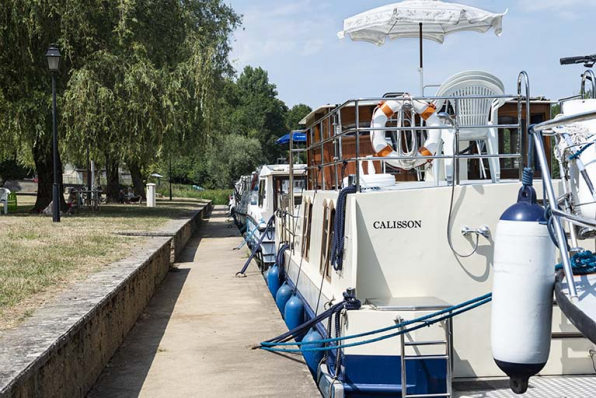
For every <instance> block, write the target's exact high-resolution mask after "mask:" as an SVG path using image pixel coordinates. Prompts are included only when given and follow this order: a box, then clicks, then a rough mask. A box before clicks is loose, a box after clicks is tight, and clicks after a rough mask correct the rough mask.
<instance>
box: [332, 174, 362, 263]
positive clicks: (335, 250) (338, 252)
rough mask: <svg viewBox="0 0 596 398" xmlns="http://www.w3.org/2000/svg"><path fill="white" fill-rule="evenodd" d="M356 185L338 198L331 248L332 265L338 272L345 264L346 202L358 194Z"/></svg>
mask: <svg viewBox="0 0 596 398" xmlns="http://www.w3.org/2000/svg"><path fill="white" fill-rule="evenodd" d="M357 191H358V190H357V188H356V186H355V185H351V186H349V187H346V188H344V189H342V190H341V192H340V193H339V195H338V197H337V204H336V208H335V222H334V225H333V230H334V233H333V245H332V246H331V265H333V269H335V270H336V271H340V270H341V269H342V267H343V262H344V235H345V232H346V201H347V199H348V195H350V194H353V193H356V192H357Z"/></svg>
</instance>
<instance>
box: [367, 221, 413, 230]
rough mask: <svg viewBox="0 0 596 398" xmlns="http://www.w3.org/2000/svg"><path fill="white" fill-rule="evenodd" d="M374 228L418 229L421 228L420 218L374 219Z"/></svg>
mask: <svg viewBox="0 0 596 398" xmlns="http://www.w3.org/2000/svg"><path fill="white" fill-rule="evenodd" d="M373 228H374V229H419V228H422V220H405V221H375V222H374V223H373Z"/></svg>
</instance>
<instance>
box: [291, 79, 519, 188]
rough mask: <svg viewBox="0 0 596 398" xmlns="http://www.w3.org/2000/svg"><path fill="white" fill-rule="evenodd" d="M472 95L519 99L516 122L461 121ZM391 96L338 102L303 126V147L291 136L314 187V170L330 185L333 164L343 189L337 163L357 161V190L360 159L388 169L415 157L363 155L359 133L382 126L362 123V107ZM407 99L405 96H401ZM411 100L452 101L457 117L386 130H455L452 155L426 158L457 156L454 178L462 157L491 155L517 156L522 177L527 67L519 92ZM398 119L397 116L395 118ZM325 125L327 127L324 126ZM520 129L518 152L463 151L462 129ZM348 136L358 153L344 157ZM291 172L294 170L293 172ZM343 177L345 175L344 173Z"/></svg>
mask: <svg viewBox="0 0 596 398" xmlns="http://www.w3.org/2000/svg"><path fill="white" fill-rule="evenodd" d="M473 99H478V100H482V99H492V100H494V101H496V100H514V101H517V110H518V112H517V113H518V117H517V121H518V123H517V124H498V121H492V123H493V124H490V125H461V123H460V121H459V120H458V117H457V116H458V115H459V113H460V112H459V108H460V104H461V102H462V101H464V100H473ZM387 100H388V98H385V97H382V98H359V99H352V100H349V101H346V102H344V103H343V104H341V105H338V106H337V107H336V108H334V109H333V110H332V111H331V112H329V113H327V114H326V115H324V116H323V117H321V118H319V119H318V120H316V121H315V122H313V123H312V124H311V125H310V126H309V127H308V128H307V129H306V130H304V131H305V132H306V133H307V134H308V136H309V141H308V144H307V145H306V147H304V148H301V149H295V148H294V147H293V140H292V137H290V164H292V163H293V154H294V153H297V152H307V153H308V157H307V158H308V161H309V164H307V180H308V181H309V182H312V184H311V186H312V187H314V188H315V189H317V188H318V185H319V181H311V180H312V176H313V171H314V170H316V171H315V174H316V176H317V180H318V176H319V175H320V176H321V181H320V183H321V186H322V187H323V188H326V187H327V186H328V184H327V183H328V181H326V178H327V175H326V173H325V171H326V170H327V169H328V168H334V172H333V173H331V174H330V175H331V176H332V177H333V180H334V181H332V182H331V184H330V185H331V186H333V187H334V188H335V189H336V190H339V189H340V186H341V181H339V173H338V166H339V165H346V164H350V163H355V164H356V175H355V183H356V186H357V188H358V191H361V175H360V170H361V167H360V165H361V162H363V161H369V160H373V161H379V162H381V165H382V169H383V170H385V169H386V162H387V161H390V160H412V159H414V157H413V156H387V157H375V156H373V157H370V156H368V157H363V156H361V148H360V137H361V136H362V135H364V134H370V133H372V132H375V131H378V130H380V129H375V128H372V127H362V126H361V120H360V111H361V109H363V107H371V106H373V105H374V104H375V103H379V102H381V101H387ZM391 100H392V101H400V98H391ZM401 100H402V101H405V99H401ZM408 100H411V101H416V100H418V101H427V102H434V101H437V100H443V101H445V102H446V104H447V106H448V105H449V103H452V104H453V111H454V117H453V118H451V120H452V122H453V124H452V126H437V127H431V126H415V125H412V126H396V127H383V128H382V131H383V132H398V133H399V132H411V133H412V134H418V136H417V142H419V141H421V136H422V134H420V133H421V132H424V131H429V130H433V129H450V130H453V131H454V135H455V150H454V155H453V156H445V155H440V154H435V155H433V156H425V157H424V158H425V159H427V160H435V159H453V160H454V180H455V183H456V184H458V185H459V184H460V180H459V178H460V176H459V174H460V172H459V163H460V162H459V161H460V160H470V159H478V160H480V161H481V160H482V159H491V158H499V159H518V161H519V163H518V170H519V178H520V180H521V178H522V174H523V154H522V148H523V145H522V139H523V138H522V137H523V134H521V132H522V130H523V117H522V110H523V104H524V103H525V104H526V121H527V122H528V124H529V121H530V82H529V78H528V75H527V73H526V72H525V71H522V72H521V73H520V74H519V76H518V84H517V94H515V95H514V94H510V95H498V96H480V95H478V96H465V97H455V96H427V97H411V98H409V99H408ZM347 108H353V109H354V122H353V126H349V127H346V126H344V124H343V123H342V110H344V109H347ZM393 120H395V119H393ZM325 127H326V128H325ZM489 128H494V129H497V130H498V129H517V130H518V131H519V132H520V134H518V140H517V148H518V151H517V152H516V153H509V154H497V155H489V154H486V155H483V154H476V155H464V154H461V153H460V140H459V138H460V131H461V130H462V129H465V130H480V129H489ZM315 129H317V130H318V131H319V140H318V141H315ZM325 131H327V132H328V133H329V136H328V137H324V132H325ZM347 136H355V138H356V139H355V146H356V148H355V149H356V151H355V152H356V154H355V156H354V157H351V158H345V157H344V156H343V145H342V141H343V139H344V138H345V137H347ZM331 143H332V144H333V150H332V152H333V157H332V159H331V160H330V161H325V146H326V145H328V144H331ZM400 144H401V140H400V141H399V143H398V145H400ZM316 153H319V154H320V163H316V162H315V161H314V159H315V154H316ZM290 174H291V173H290ZM342 177H343V176H342Z"/></svg>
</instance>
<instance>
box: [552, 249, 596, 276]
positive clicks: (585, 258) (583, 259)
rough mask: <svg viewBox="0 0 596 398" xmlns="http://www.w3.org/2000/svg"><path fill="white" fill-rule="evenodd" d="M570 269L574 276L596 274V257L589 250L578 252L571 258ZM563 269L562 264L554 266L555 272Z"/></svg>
mask: <svg viewBox="0 0 596 398" xmlns="http://www.w3.org/2000/svg"><path fill="white" fill-rule="evenodd" d="M571 268H572V270H573V274H574V275H588V274H594V273H596V255H595V254H594V253H592V252H591V251H589V250H586V251H583V252H579V253H576V254H574V255H573V257H571ZM562 269H563V263H559V264H557V265H556V266H555V270H556V271H561V270H562Z"/></svg>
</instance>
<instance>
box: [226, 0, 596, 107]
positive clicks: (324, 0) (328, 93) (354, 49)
mask: <svg viewBox="0 0 596 398" xmlns="http://www.w3.org/2000/svg"><path fill="white" fill-rule="evenodd" d="M227 1H228V2H229V3H231V5H232V7H234V9H235V10H236V11H237V12H238V13H239V14H242V15H243V24H242V27H241V28H240V29H238V30H237V31H236V32H235V34H234V37H233V42H232V45H233V52H232V54H231V56H230V57H231V60H232V62H233V64H234V66H235V67H236V69H237V70H238V71H239V73H240V71H241V70H242V69H243V68H244V67H245V66H246V65H251V66H254V67H257V66H260V67H262V68H263V69H265V70H267V71H268V73H269V79H270V81H271V82H272V83H274V84H276V85H277V88H278V92H279V98H280V99H281V100H283V101H284V102H285V103H286V104H287V105H288V106H293V105H296V104H299V103H304V104H307V105H309V106H311V107H313V108H316V107H318V106H321V105H324V104H328V103H342V102H344V101H346V100H349V99H353V98H362V97H380V96H382V95H383V94H384V93H386V92H394V91H407V92H411V93H415V94H418V92H419V91H420V90H419V74H418V62H419V61H418V59H419V58H418V41H417V40H416V39H400V40H396V41H391V42H388V43H387V44H386V45H384V46H381V47H377V46H374V45H372V44H370V43H364V42H352V41H351V40H350V39H349V38H346V39H344V40H340V39H339V38H338V37H337V33H338V32H339V31H341V30H342V29H343V20H344V19H346V18H349V17H351V16H353V15H356V14H358V13H361V12H364V11H367V10H369V9H372V8H375V7H378V6H382V5H386V4H389V3H392V2H393V1H392V0H275V1H273V0H227ZM458 2H459V3H463V4H468V5H471V6H474V7H478V8H482V9H485V10H489V11H492V12H504V11H505V10H508V13H507V15H506V16H505V18H504V19H503V33H502V35H501V36H500V37H497V36H496V35H495V34H494V32H493V31H492V29H491V30H490V31H489V32H487V33H485V34H479V33H475V32H463V33H456V34H453V35H450V36H447V37H446V38H445V43H444V44H442V45H439V44H437V43H434V42H432V41H428V40H427V41H425V42H424V62H425V83H426V84H440V83H441V82H442V81H444V80H445V79H447V78H448V77H449V76H451V75H453V74H455V73H458V72H461V71H464V70H471V69H474V70H484V71H486V72H490V73H492V74H494V75H496V76H498V77H499V78H500V79H501V80H502V81H503V83H504V84H505V91H506V92H507V93H508V94H510V93H515V92H516V90H517V76H518V74H519V72H520V71H521V70H526V71H527V72H528V74H529V76H530V84H531V94H532V96H545V97H547V98H549V99H559V98H563V97H567V96H571V95H574V94H577V93H578V92H579V89H580V82H581V80H580V75H581V73H582V72H583V71H584V70H585V68H584V67H583V66H582V65H571V66H561V65H560V64H559V59H560V58H561V57H567V56H579V55H588V54H595V53H596V45H594V44H593V37H594V20H595V19H594V18H595V16H596V0H500V1H497V0H458Z"/></svg>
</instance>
